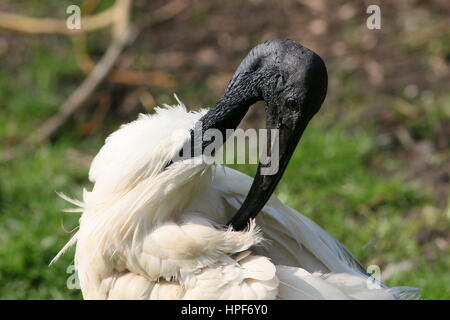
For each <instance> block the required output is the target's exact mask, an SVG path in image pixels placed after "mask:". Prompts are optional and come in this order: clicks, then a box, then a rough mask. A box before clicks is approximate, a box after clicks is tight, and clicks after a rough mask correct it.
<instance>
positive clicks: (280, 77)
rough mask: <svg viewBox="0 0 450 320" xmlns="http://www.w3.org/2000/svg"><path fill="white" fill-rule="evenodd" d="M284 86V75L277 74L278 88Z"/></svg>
mask: <svg viewBox="0 0 450 320" xmlns="http://www.w3.org/2000/svg"><path fill="white" fill-rule="evenodd" d="M283 86H284V77H283V75H282V74H278V75H277V88H280V87H283Z"/></svg>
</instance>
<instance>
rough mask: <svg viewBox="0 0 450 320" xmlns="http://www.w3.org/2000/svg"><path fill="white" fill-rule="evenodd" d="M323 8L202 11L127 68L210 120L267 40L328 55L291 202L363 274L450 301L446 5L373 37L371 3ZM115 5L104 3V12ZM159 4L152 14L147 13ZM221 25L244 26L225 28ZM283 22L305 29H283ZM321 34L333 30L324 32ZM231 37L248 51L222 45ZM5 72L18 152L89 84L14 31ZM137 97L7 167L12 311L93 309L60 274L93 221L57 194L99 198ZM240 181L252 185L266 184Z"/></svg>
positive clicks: (195, 9)
mask: <svg viewBox="0 0 450 320" xmlns="http://www.w3.org/2000/svg"><path fill="white" fill-rule="evenodd" d="M318 2H319V3H322V5H323V8H325V9H323V8H322V9H320V8H319V7H320V6H319V7H318V8H316V9H314V8H311V7H309V6H308V5H307V4H306V2H304V1H280V2H277V1H273V2H270V1H269V4H261V3H260V2H258V1H254V2H253V1H249V2H248V3H247V4H245V5H242V7H241V6H240V5H237V4H223V3H222V2H219V1H218V2H214V1H212V2H211V3H212V4H211V3H210V4H205V3H198V2H192V6H191V7H190V8H189V9H188V10H187V11H186V12H185V13H183V14H182V15H180V17H178V18H176V19H175V20H174V21H171V22H168V23H167V24H165V25H162V26H158V27H155V29H154V30H151V31H149V32H148V34H147V35H146V36H144V38H143V39H142V41H139V43H137V44H136V47H138V49H135V50H136V51H132V54H129V55H128V56H127V58H126V59H128V60H131V62H130V61H127V62H125V63H124V64H125V65H126V66H131V67H132V68H135V69H140V68H141V69H148V70H153V69H156V70H159V71H161V72H167V73H169V74H171V75H173V76H174V77H175V78H176V80H177V83H176V86H175V87H174V88H151V87H150V88H147V87H145V89H146V90H149V92H151V94H152V95H153V97H154V100H155V101H156V103H157V104H163V103H169V104H170V103H175V101H174V99H173V98H172V96H171V94H172V92H177V93H178V95H179V96H180V98H181V99H182V100H183V101H184V102H185V103H186V104H187V105H188V106H191V107H193V108H197V107H198V106H210V105H212V104H213V103H214V101H215V100H216V99H217V98H218V97H219V95H220V93H221V91H222V90H223V88H224V86H225V85H226V82H227V81H228V80H229V78H230V76H231V73H232V72H233V71H234V68H235V67H236V66H237V64H238V62H239V60H240V59H241V58H242V57H243V56H244V55H245V54H246V52H247V51H248V49H249V48H251V47H252V46H253V45H254V44H256V43H258V42H260V41H262V40H265V39H270V38H278V37H280V38H291V39H294V40H297V41H301V42H303V43H304V44H305V45H307V46H309V47H311V48H313V49H314V50H316V51H317V52H319V53H320V54H321V55H322V56H323V57H324V59H325V61H326V63H327V65H328V69H329V73H330V90H329V95H328V97H327V100H326V102H325V104H324V106H323V108H322V110H321V111H320V112H319V114H318V115H317V116H316V118H314V120H313V121H312V122H311V124H310V126H309V127H308V129H307V132H306V133H305V135H304V137H303V139H302V141H301V143H300V145H299V147H298V148H297V150H296V152H295V155H294V157H293V158H292V160H291V162H290V165H289V167H288V169H287V172H286V173H285V175H284V177H283V179H282V181H281V183H280V185H279V187H278V188H277V191H276V194H277V195H278V196H279V198H280V199H281V200H282V201H283V202H285V203H286V204H288V205H290V206H292V207H293V208H295V209H297V210H299V211H301V212H302V213H303V214H305V215H307V216H308V217H310V218H312V219H313V220H314V221H316V222H317V223H318V224H320V225H321V226H322V227H323V228H325V229H326V230H327V231H329V232H330V233H331V234H332V235H333V236H335V237H336V238H337V239H339V240H340V241H341V242H342V243H344V244H345V245H346V246H347V247H348V248H349V249H350V251H351V252H353V254H354V255H355V256H356V257H357V258H358V259H359V260H360V261H361V262H362V264H363V265H364V266H369V265H372V264H375V265H379V266H380V268H381V272H382V273H381V275H382V280H383V281H385V282H386V284H387V285H389V286H394V285H407V286H412V287H418V288H421V292H420V293H421V295H422V297H423V298H425V299H449V298H450V272H449V270H450V256H449V253H448V252H449V242H450V230H449V220H450V209H449V207H448V190H449V188H448V181H449V174H448V170H449V166H448V163H449V159H450V158H449V150H448V135H449V128H450V111H449V108H448V106H449V105H450V94H449V92H448V84H449V82H448V69H449V66H448V64H449V57H450V40H449V39H450V35H449V28H448V24H447V28H445V25H444V27H442V24H443V23H445V21H446V20H445V19H448V15H446V13H445V12H446V11H445V6H444V5H443V4H442V6H444V9H443V7H440V6H441V4H440V2H439V1H430V2H428V5H426V6H421V5H418V4H416V2H415V1H403V2H402V3H403V4H402V5H403V6H404V7H403V9H401V10H403V11H401V10H400V9H399V8H397V7H395V6H393V5H390V6H386V7H383V6H382V12H385V16H384V17H385V18H384V20H383V28H385V29H382V30H381V31H378V33H377V34H376V35H375V36H374V35H373V34H371V33H367V32H366V31H364V24H365V17H366V16H365V7H364V3H362V2H361V4H356V3H353V2H351V1H333V2H331V1H318ZM71 3H72V2H71V1H39V2H38V1H27V2H25V1H17V2H15V1H14V2H13V1H5V3H4V4H3V3H2V4H1V5H0V10H8V11H10V12H16V13H21V14H28V15H35V16H56V17H65V8H66V6H67V5H68V4H71ZM110 3H112V1H102V6H101V7H99V9H98V10H101V9H102V8H104V7H107V6H108V5H109V4H110ZM279 3H282V4H279ZM159 4H160V2H158V1H156V2H155V4H152V5H148V4H145V3H144V2H142V1H141V2H138V6H140V9H141V10H140V11H139V12H140V14H142V12H145V10H152V9H153V8H154V7H157V6H158V5H159ZM289 6H292V8H291V7H289ZM284 7H286V8H287V9H286V8H284ZM280 8H281V9H280ZM290 8H291V9H290ZM333 8H334V9H333ZM342 8H344V9H342ZM396 8H397V9H398V10H400V11H395V10H396ZM280 10H281V11H280ZM286 10H287V11H286ZM317 10H319V11H320V10H326V11H320V12H322V13H321V14H320V13H319V14H318V13H317ZM345 10H347V11H345ZM352 10H353V11H352ZM383 10H384V11H383ZM408 10H409V11H408ZM237 11H239V12H242V11H244V12H252V13H254V15H253V19H252V21H247V22H240V23H241V24H242V26H241V27H240V28H239V27H236V28H237V29H233V27H231V26H229V24H234V23H233V21H235V20H232V19H233V13H235V12H237ZM341 11H343V12H344V13H341V14H342V15H344V16H345V12H347V13H346V14H347V16H348V18H347V19H341V20H338V21H335V20H333V19H334V17H335V16H334V15H333V14H332V12H337V14H339V12H341ZM323 12H328V13H327V14H325V13H323ZM349 12H350V13H351V12H353V14H350V13H349ZM355 12H356V13H355ZM269 13H270V14H269ZM400 14H402V16H400ZM286 15H287V16H286ZM290 15H292V17H291V16H290ZM221 17H223V19H225V21H230V22H229V23H228V24H221V23H218V22H217V21H219V22H220V21H222V20H220V18H221ZM405 17H409V19H416V20H414V21H415V23H416V24H419V25H420V26H421V28H420V31H421V32H420V33H418V31H417V30H414V29H411V27H408V28H410V29H408V28H407V27H404V26H403V24H402V23H401V22H399V21H402V19H406V18H405ZM430 17H432V18H433V19H430ZM442 17H444V19H441V18H442ZM288 18H289V19H288ZM227 19H228V20H227ZM281 19H284V20H286V22H284V23H286V24H288V25H289V26H292V28H291V29H285V27H284V26H283V25H280V20H281ZM296 21H297V22H296ZM317 21H319V22H317ZM321 21H322V23H325V24H326V25H328V29H325V31H323V32H321V33H315V32H316V31H317V30H319V29H320V28H321V25H320V22H321ZM414 21H413V22H414ZM313 22H314V23H315V25H314V24H313ZM295 23H297V24H298V23H300V24H299V25H298V26H297V27H295V25H294V24H295ZM425 23H426V25H427V26H425V25H424V24H425ZM333 24H336V25H339V26H341V27H340V28H339V29H336V28H334V27H333ZM430 24H431V26H430ZM405 25H407V24H405ZM221 28H222V29H223V30H222V29H221ZM230 28H231V29H230ZM358 28H362V29H358ZM205 29H206V30H207V32H205ZM300 29H301V32H300V31H298V30H300ZM320 30H321V29H320ZM355 30H359V31H355ZM361 30H363V31H361ZM383 30H384V31H383ZM333 31H335V32H336V34H337V35H335V36H333ZM364 32H366V33H364ZM374 32H377V31H374ZM224 34H225V35H224ZM216 35H220V36H221V37H222V38H220V39H222V40H216V38H217V37H216ZM227 35H228V37H231V40H230V41H231V42H230V43H231V44H235V46H234V47H233V48H234V49H233V48H231V47H230V48H226V49H224V48H223V47H221V43H222V42H223V41H225V40H223V39H226V36H227ZM108 37H109V35H108V33H106V32H97V33H94V34H93V35H92V36H90V38H89V45H90V50H91V52H92V55H93V57H94V58H96V57H99V56H100V55H101V53H102V52H103V51H104V48H105V47H106V45H105V44H106V43H107V38H108ZM327 37H328V38H327ZM366 37H369V38H370V37H375V38H374V39H375V40H376V45H375V46H372V47H370V46H369V49H367V48H366V47H365V45H366V41H369V42H370V41H375V40H373V39H372V40H370V39H369V40H367V39H366ZM365 39H366V40H365ZM227 41H228V40H227ZM233 41H234V42H233ZM369 44H370V43H369ZM333 48H334V49H333ZM342 48H344V49H342ZM342 50H344V53H342V52H341V51H342ZM177 54H178V56H177ZM180 55H181V58H180ZM411 57H413V58H411ZM351 58H353V60H351ZM407 58H408V59H410V58H411V60H410V61H408V60H405V59H407ZM171 59H172V60H173V61H172V60H171ZM177 59H179V60H180V61H181V62H180V61H178V60H177ZM436 64H437V66H436ZM0 65H1V68H0V112H1V113H0V150H2V151H5V150H9V149H10V148H12V147H14V146H16V145H17V144H18V143H19V142H20V141H22V140H23V139H24V138H25V137H27V136H28V135H29V134H30V133H32V132H33V130H35V128H37V127H38V126H39V125H40V124H42V123H43V122H44V121H45V120H46V119H47V118H48V117H49V116H51V115H52V114H53V113H54V112H56V111H57V109H58V108H59V106H60V104H61V103H62V102H63V101H64V100H65V99H66V98H67V97H68V95H69V94H70V93H71V92H72V91H73V90H74V89H75V88H76V87H77V85H78V84H79V83H80V82H81V81H82V80H83V78H84V75H83V73H82V72H81V71H80V69H79V67H78V65H77V62H76V60H75V57H74V53H73V48H72V44H71V41H70V39H69V38H66V37H62V36H58V37H56V36H51V35H50V36H31V35H21V34H14V33H9V32H6V31H2V30H0ZM380 68H381V69H380ZM434 68H437V69H436V70H439V71H436V70H435V69H434ZM377 70H378V71H377ZM380 70H381V71H380ZM439 72H441V74H439ZM380 74H381V75H380ZM395 76H398V77H397V78H395ZM380 77H381V80H380ZM394 78H395V79H394ZM380 81H381V82H380ZM133 89H134V88H131V89H130V88H129V87H126V86H125V87H123V86H117V85H113V84H105V85H103V86H102V88H101V89H100V90H99V92H100V93H99V95H100V96H106V97H109V98H110V100H107V101H109V102H107V103H109V104H110V105H111V106H110V107H109V110H108V112H107V113H106V115H105V116H104V117H103V118H101V121H98V123H94V124H92V123H90V121H91V120H92V119H91V116H92V114H93V113H95V110H96V109H97V106H98V104H99V101H100V99H101V98H99V99H92V101H90V102H89V103H88V104H87V105H86V106H85V107H84V108H83V109H82V110H80V111H79V112H77V113H76V114H75V116H74V117H73V118H72V119H71V120H70V121H69V122H68V123H66V124H65V125H64V126H63V128H62V130H60V131H59V132H58V134H57V135H56V136H55V137H54V138H52V139H51V140H50V141H47V142H45V143H43V144H42V145H39V146H38V147H37V148H36V149H35V150H34V151H33V152H30V153H28V154H26V155H24V156H20V157H17V158H15V159H14V160H12V161H10V162H7V163H2V164H0V298H3V299H16V298H25V299H49V298H50V299H72V298H81V294H80V292H79V291H78V290H69V289H68V288H67V287H66V282H67V279H68V278H69V276H70V275H71V274H70V273H67V268H68V266H69V265H70V264H71V263H72V259H73V250H71V251H69V252H68V253H67V254H66V255H65V256H63V257H62V259H61V260H60V261H59V262H58V263H57V264H55V265H54V266H52V267H48V263H49V262H50V260H51V259H52V258H53V256H54V255H55V254H56V253H57V252H58V250H59V249H60V248H61V247H62V246H63V245H64V243H65V242H66V241H67V240H68V239H69V238H70V236H71V234H72V232H71V231H72V230H73V229H74V228H75V227H76V225H77V221H78V217H79V216H78V215H77V214H72V213H71V214H69V213H62V212H61V210H62V209H64V208H66V207H68V206H70V205H69V204H67V203H65V202H64V201H63V200H62V199H60V198H59V197H58V196H57V195H56V192H57V191H58V192H64V193H66V194H68V195H69V196H72V197H77V198H79V197H80V196H81V190H82V188H83V187H87V188H90V187H91V185H90V183H89V182H88V180H87V173H88V166H89V161H90V159H91V157H92V156H93V155H95V153H96V152H97V151H98V149H99V148H100V147H101V146H102V144H103V141H104V138H105V137H106V136H107V134H108V133H110V132H112V131H113V130H115V129H117V128H118V126H119V125H120V124H121V123H123V122H127V121H129V120H131V119H134V118H135V117H136V116H137V113H139V112H146V109H145V108H144V107H143V106H142V105H141V104H140V103H139V102H138V103H136V104H135V105H133V106H131V107H129V106H128V105H127V103H124V102H123V101H124V100H126V99H124V97H126V96H128V95H129V94H130V93H131V92H132V90H133ZM118 91H119V92H120V94H118V93H117V92H118ZM118 95H119V96H118ZM116 100H119V102H116ZM102 101H103V100H102ZM124 105H125V107H124ZM259 115H260V112H259V111H254V114H253V117H252V116H250V117H248V118H247V119H246V123H245V125H246V126H247V127H248V126H252V125H254V124H255V123H259V122H260V120H258V119H259V118H258V116H259ZM255 119H256V120H255ZM87 123H90V126H87ZM405 132H406V138H405ZM237 168H238V169H239V170H242V171H244V172H247V173H249V174H252V172H253V170H254V167H251V166H237Z"/></svg>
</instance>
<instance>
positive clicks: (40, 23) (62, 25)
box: [0, 1, 120, 35]
mask: <svg viewBox="0 0 450 320" xmlns="http://www.w3.org/2000/svg"><path fill="white" fill-rule="evenodd" d="M118 3H120V1H118ZM116 10H117V6H116V5H113V6H112V7H111V8H109V9H106V10H104V11H102V12H100V13H98V14H95V15H92V16H85V17H83V25H82V26H83V27H82V28H80V29H68V28H67V25H66V20H59V19H52V18H32V17H27V16H22V15H19V14H15V13H9V12H3V11H0V28H3V29H8V30H12V31H16V32H22V33H29V34H65V35H74V34H81V33H86V32H90V31H94V30H98V29H102V28H105V27H108V26H110V25H112V24H113V23H114V22H115V19H116V17H115V13H116Z"/></svg>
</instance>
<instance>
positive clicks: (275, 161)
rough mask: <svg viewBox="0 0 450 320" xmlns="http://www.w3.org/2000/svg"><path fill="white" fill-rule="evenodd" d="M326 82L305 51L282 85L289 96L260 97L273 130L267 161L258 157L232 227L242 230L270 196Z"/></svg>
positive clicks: (315, 58)
mask: <svg viewBox="0 0 450 320" xmlns="http://www.w3.org/2000/svg"><path fill="white" fill-rule="evenodd" d="M327 84H328V76H327V71H326V67H325V64H324V63H323V61H322V59H321V58H320V57H319V56H318V55H317V54H315V53H314V52H312V51H309V52H308V58H307V59H305V62H304V64H303V65H302V66H301V70H300V72H291V77H290V79H288V80H287V83H286V86H288V87H289V88H291V90H290V91H291V93H292V92H294V94H292V97H291V98H287V97H282V98H280V95H278V98H272V99H270V98H269V99H264V100H265V101H266V115H267V123H266V127H267V129H275V130H270V131H269V132H270V134H269V138H268V140H269V141H270V143H268V144H267V155H268V158H269V161H267V160H268V159H260V162H259V165H258V170H257V173H256V176H255V178H254V181H253V184H252V186H251V188H250V191H249V193H248V195H247V197H246V199H245V201H244V203H243V204H242V206H241V208H240V209H239V210H238V212H237V213H236V215H235V216H234V217H233V218H232V220H231V221H230V222H229V223H230V224H231V225H232V226H233V228H234V229H235V230H242V229H244V228H245V227H246V226H247V224H248V222H249V219H251V218H255V217H256V215H257V214H258V213H259V212H260V211H261V209H262V208H263V207H264V205H265V204H266V203H267V201H268V200H269V198H270V197H271V195H272V193H273V192H274V190H275V188H276V186H277V185H278V182H279V181H280V179H281V177H282V176H283V173H284V171H285V170H286V167H287V165H288V163H289V160H290V159H291V157H292V154H293V153H294V150H295V148H296V146H297V144H298V142H299V141H300V138H301V137H302V135H303V132H304V131H305V129H306V127H307V125H308V123H309V121H310V120H311V118H312V117H313V116H314V115H315V114H316V112H317V111H318V110H319V109H320V107H321V105H322V103H323V101H324V99H325V96H326V91H327ZM275 96H276V95H275ZM281 96H282V94H281ZM269 149H270V150H269ZM277 151H278V152H277ZM268 168H270V169H268Z"/></svg>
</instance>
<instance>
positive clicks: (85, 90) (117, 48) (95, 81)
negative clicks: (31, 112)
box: [0, 28, 137, 162]
mask: <svg viewBox="0 0 450 320" xmlns="http://www.w3.org/2000/svg"><path fill="white" fill-rule="evenodd" d="M136 36H137V32H136V31H135V30H134V29H131V28H130V29H128V30H127V32H125V33H123V34H122V36H121V37H120V38H117V39H115V40H114V41H113V42H112V43H111V44H110V46H109V47H108V49H107V50H106V53H105V54H104V55H103V57H102V58H101V59H100V61H99V62H98V63H97V64H96V65H95V67H94V69H93V70H92V72H91V73H90V74H89V75H88V76H87V77H86V79H85V80H84V81H83V83H82V84H81V85H80V86H79V87H78V88H77V89H76V90H75V91H74V92H73V93H72V94H71V95H70V96H69V98H68V99H67V100H66V101H65V102H64V103H63V104H62V105H61V108H60V109H59V111H58V112H57V113H56V114H55V115H53V116H52V117H50V118H49V119H48V120H47V121H46V122H45V123H44V124H43V125H42V126H40V127H39V128H38V129H37V130H36V132H35V133H34V134H32V135H31V136H30V137H28V138H27V139H26V140H25V141H24V142H23V143H22V144H21V145H19V146H18V147H17V148H15V149H12V150H10V151H9V152H8V153H6V154H4V155H2V157H1V158H0V162H6V161H10V160H12V159H14V158H15V157H17V156H19V155H21V154H23V153H26V152H29V151H31V150H32V149H33V147H34V146H35V145H36V144H38V143H42V142H43V141H45V140H47V139H48V138H50V137H51V136H52V135H53V134H54V133H55V132H56V131H57V130H58V129H59V128H60V127H61V126H62V125H63V124H64V123H65V122H66V120H67V119H68V118H69V117H70V116H71V115H72V114H73V113H74V112H75V111H76V110H77V109H78V108H80V107H81V106H82V105H83V104H84V103H85V102H86V101H87V100H88V99H89V97H90V96H91V95H92V94H93V93H94V92H95V90H96V89H97V87H98V86H99V85H100V84H101V83H102V82H103V81H104V80H105V79H106V77H107V76H108V74H109V73H110V72H111V70H112V68H113V67H114V65H115V64H116V63H117V61H118V59H119V57H120V55H121V53H122V52H123V50H124V49H125V47H126V46H127V44H131V43H132V42H133V41H134V39H135V38H136Z"/></svg>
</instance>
